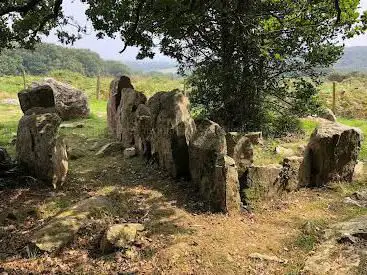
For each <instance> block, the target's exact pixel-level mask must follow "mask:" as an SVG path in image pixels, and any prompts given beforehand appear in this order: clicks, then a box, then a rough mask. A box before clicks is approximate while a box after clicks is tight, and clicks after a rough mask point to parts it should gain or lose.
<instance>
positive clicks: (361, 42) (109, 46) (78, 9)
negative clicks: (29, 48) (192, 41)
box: [44, 0, 367, 61]
mask: <svg viewBox="0 0 367 275" xmlns="http://www.w3.org/2000/svg"><path fill="white" fill-rule="evenodd" d="M361 8H362V10H366V9H367V0H361ZM64 9H65V14H66V15H71V16H73V17H74V18H75V19H76V20H77V21H78V23H79V24H81V25H85V24H87V25H88V26H89V28H90V34H89V35H85V36H84V37H83V38H82V39H81V40H79V41H77V42H76V43H75V44H74V46H73V47H75V48H87V49H90V50H92V51H95V52H97V53H99V54H100V55H101V57H102V58H104V59H114V60H124V61H134V60H135V57H136V54H137V49H136V48H134V47H130V48H128V49H127V50H126V51H125V52H124V53H123V54H120V53H119V51H121V49H122V47H123V44H122V42H121V41H120V40H118V39H116V40H113V39H110V38H107V39H103V40H97V39H96V37H95V35H94V34H95V33H94V32H93V30H92V26H91V24H90V23H87V18H86V16H85V14H84V11H85V6H84V5H83V4H81V3H80V2H79V1H75V0H65V3H64ZM44 41H45V42H50V43H56V44H57V43H58V42H57V38H56V37H55V36H50V37H47V38H45V39H44ZM345 44H346V45H347V46H367V34H366V35H362V36H359V37H356V38H353V39H351V40H348V41H346V42H345ZM155 59H159V60H162V61H164V60H169V58H167V57H165V56H162V55H160V54H157V55H156V57H155Z"/></svg>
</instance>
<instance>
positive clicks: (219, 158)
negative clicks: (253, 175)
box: [189, 120, 240, 212]
mask: <svg viewBox="0 0 367 275" xmlns="http://www.w3.org/2000/svg"><path fill="white" fill-rule="evenodd" d="M226 154H227V145H226V133H225V132H224V130H223V129H222V128H221V127H220V126H219V125H218V124H216V123H214V122H212V121H209V120H202V121H198V122H197V131H196V133H195V135H194V136H193V138H192V140H191V142H190V146H189V156H190V172H191V177H192V181H193V183H194V184H195V185H196V186H197V187H198V189H199V192H200V194H201V196H202V197H203V198H204V200H205V201H206V202H207V203H208V205H209V208H210V209H211V210H212V211H216V212H217V211H222V212H238V211H239V210H240V195H239V182H238V174H237V169H236V165H235V162H234V160H233V159H232V158H230V157H228V156H227V155H226Z"/></svg>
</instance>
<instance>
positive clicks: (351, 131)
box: [301, 123, 363, 187]
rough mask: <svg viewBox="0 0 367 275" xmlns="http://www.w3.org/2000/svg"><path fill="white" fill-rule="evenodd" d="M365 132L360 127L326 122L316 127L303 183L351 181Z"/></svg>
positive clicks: (305, 162) (310, 142)
mask: <svg viewBox="0 0 367 275" xmlns="http://www.w3.org/2000/svg"><path fill="white" fill-rule="evenodd" d="M362 139H363V136H362V133H361V131H360V130H359V129H358V128H352V127H349V126H345V125H342V124H338V123H323V124H321V125H320V126H319V127H317V128H316V129H315V131H314V132H313V134H312V135H311V139H310V141H309V143H308V145H307V148H306V151H305V159H304V164H303V168H302V170H303V172H302V176H301V184H302V186H317V187H320V186H324V185H326V184H327V183H328V182H332V181H345V182H351V181H352V180H353V173H354V168H355V166H356V164H357V159H358V155H359V152H360V150H361V142H362Z"/></svg>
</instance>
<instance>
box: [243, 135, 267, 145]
mask: <svg viewBox="0 0 367 275" xmlns="http://www.w3.org/2000/svg"><path fill="white" fill-rule="evenodd" d="M245 137H247V138H248V139H249V140H250V141H251V143H252V144H253V145H259V144H260V145H262V144H263V133H262V132H250V133H247V134H245Z"/></svg>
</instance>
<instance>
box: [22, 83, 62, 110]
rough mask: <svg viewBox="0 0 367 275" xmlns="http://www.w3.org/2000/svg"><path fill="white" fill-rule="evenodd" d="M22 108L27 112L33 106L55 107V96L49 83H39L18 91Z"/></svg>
mask: <svg viewBox="0 0 367 275" xmlns="http://www.w3.org/2000/svg"><path fill="white" fill-rule="evenodd" d="M18 98H19V103H20V108H21V109H22V111H23V113H26V112H27V111H28V110H30V109H32V108H36V107H38V108H42V109H44V108H54V107H55V97H54V92H53V90H52V88H51V87H50V86H49V85H38V86H35V87H34V88H32V89H27V90H23V91H21V92H19V93H18Z"/></svg>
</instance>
